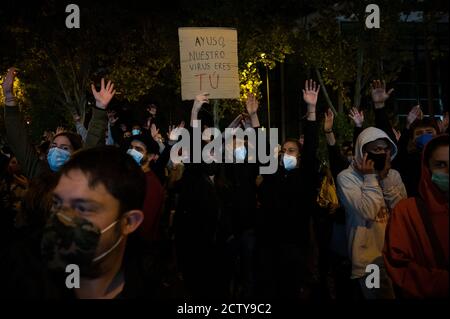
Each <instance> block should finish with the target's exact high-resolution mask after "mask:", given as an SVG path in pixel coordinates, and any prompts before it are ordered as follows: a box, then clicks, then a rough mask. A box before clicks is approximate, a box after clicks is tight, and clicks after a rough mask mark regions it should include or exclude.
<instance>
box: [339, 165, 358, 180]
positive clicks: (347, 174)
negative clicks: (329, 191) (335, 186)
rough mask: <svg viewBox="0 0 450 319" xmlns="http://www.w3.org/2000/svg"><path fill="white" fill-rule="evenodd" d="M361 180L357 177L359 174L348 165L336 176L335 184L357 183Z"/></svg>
mask: <svg viewBox="0 0 450 319" xmlns="http://www.w3.org/2000/svg"><path fill="white" fill-rule="evenodd" d="M359 179H361V178H360V177H359V174H358V173H357V172H356V171H355V169H354V168H353V167H352V166H351V165H350V166H349V167H347V168H346V169H344V170H342V171H341V172H340V173H339V174H338V175H337V183H340V182H343V181H346V182H348V181H357V180H359Z"/></svg>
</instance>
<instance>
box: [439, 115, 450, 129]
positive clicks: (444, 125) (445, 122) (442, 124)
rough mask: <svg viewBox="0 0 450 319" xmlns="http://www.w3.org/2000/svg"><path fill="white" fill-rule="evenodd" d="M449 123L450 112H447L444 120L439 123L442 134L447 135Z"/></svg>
mask: <svg viewBox="0 0 450 319" xmlns="http://www.w3.org/2000/svg"><path fill="white" fill-rule="evenodd" d="M448 123H449V119H448V112H445V115H444V119H443V120H439V121H438V123H437V124H438V126H439V131H440V133H445V131H447V129H448Z"/></svg>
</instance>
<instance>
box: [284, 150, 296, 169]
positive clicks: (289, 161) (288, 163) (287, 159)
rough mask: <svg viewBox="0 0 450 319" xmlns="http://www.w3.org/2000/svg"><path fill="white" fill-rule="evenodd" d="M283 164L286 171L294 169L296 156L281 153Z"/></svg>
mask: <svg viewBox="0 0 450 319" xmlns="http://www.w3.org/2000/svg"><path fill="white" fill-rule="evenodd" d="M283 165H284V168H285V169H286V170H287V171H290V170H292V169H294V168H295V167H297V157H295V156H292V155H288V154H283Z"/></svg>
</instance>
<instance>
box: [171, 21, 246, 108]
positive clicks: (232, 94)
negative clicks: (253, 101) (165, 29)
mask: <svg viewBox="0 0 450 319" xmlns="http://www.w3.org/2000/svg"><path fill="white" fill-rule="evenodd" d="M178 37H179V41H180V64H181V98H182V100H193V99H194V98H195V96H196V95H197V94H199V93H201V92H208V93H209V98H210V99H237V98H239V72H238V56H237V52H238V51H237V31H236V29H231V28H179V29H178Z"/></svg>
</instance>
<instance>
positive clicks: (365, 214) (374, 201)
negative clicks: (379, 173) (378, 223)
mask: <svg viewBox="0 0 450 319" xmlns="http://www.w3.org/2000/svg"><path fill="white" fill-rule="evenodd" d="M337 186H338V187H337V188H338V196H339V199H340V200H341V202H342V204H343V205H344V207H345V209H346V210H347V212H352V213H354V214H358V215H359V216H360V217H361V218H363V219H365V220H369V221H374V220H375V218H376V217H377V215H378V213H379V211H380V209H381V208H382V207H383V206H385V203H384V198H383V192H382V189H381V187H380V184H379V183H378V180H377V177H376V175H375V174H367V175H364V180H363V183H362V184H361V182H360V181H358V180H357V179H355V177H354V176H352V175H351V174H348V173H347V172H345V171H344V172H343V173H341V174H339V175H338V177H337Z"/></svg>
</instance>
